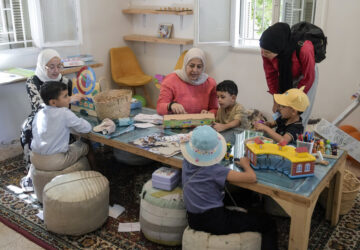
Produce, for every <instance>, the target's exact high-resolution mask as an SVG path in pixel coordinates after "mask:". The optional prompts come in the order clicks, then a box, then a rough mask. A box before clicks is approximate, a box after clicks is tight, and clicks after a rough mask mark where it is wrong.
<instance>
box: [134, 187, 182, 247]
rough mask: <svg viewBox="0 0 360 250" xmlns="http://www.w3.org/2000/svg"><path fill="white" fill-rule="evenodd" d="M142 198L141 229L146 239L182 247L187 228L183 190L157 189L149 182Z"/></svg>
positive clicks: (142, 193) (144, 188) (178, 188)
mask: <svg viewBox="0 0 360 250" xmlns="http://www.w3.org/2000/svg"><path fill="white" fill-rule="evenodd" d="M140 198H141V201H140V227H141V231H142V232H143V234H144V235H145V237H146V238H147V239H148V240H150V241H153V242H156V243H159V244H163V245H168V246H176V245H181V240H182V235H183V232H184V229H185V228H186V226H187V219H186V209H185V205H184V200H183V193H182V189H181V188H180V187H176V188H175V189H173V190H172V191H164V190H160V189H156V188H153V187H152V182H151V180H149V181H148V182H146V183H145V185H144V186H143V188H142V191H141V194H140Z"/></svg>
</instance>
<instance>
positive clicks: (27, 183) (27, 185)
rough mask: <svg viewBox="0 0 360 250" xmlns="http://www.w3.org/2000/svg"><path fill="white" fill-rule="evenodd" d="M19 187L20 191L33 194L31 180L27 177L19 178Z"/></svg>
mask: <svg viewBox="0 0 360 250" xmlns="http://www.w3.org/2000/svg"><path fill="white" fill-rule="evenodd" d="M20 186H21V189H22V190H23V191H24V192H25V193H28V192H33V191H34V187H33V183H32V180H31V178H30V177H28V176H25V177H23V178H21V181H20Z"/></svg>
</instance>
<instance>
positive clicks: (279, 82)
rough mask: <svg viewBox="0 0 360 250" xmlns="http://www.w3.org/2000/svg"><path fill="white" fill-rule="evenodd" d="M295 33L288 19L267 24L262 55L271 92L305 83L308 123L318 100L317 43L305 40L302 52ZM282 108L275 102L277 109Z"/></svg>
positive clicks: (298, 86) (261, 44) (261, 40)
mask: <svg viewBox="0 0 360 250" xmlns="http://www.w3.org/2000/svg"><path fill="white" fill-rule="evenodd" d="M297 42H298V41H295V40H294V39H292V37H291V31H290V26H289V25H288V24H287V23H276V24H274V25H272V26H270V27H269V28H267V29H266V30H265V31H264V32H263V34H262V35H261V37H260V47H261V56H262V58H263V66H264V71H265V76H266V81H267V85H268V87H269V93H270V94H272V95H274V94H281V93H284V92H285V91H286V90H288V89H291V88H300V87H302V86H305V90H304V91H305V93H306V94H307V95H308V97H309V100H310V105H309V107H308V108H307V109H306V111H305V112H304V113H303V114H302V115H301V117H302V122H303V125H304V127H305V126H306V124H307V122H308V120H309V117H310V113H311V110H312V107H313V104H314V99H315V94H316V88H317V82H318V74H317V68H316V67H315V56H314V46H313V44H312V42H311V41H308V40H307V41H304V43H303V45H302V47H301V49H300V53H299V56H297V55H296V44H297ZM277 110H278V105H277V104H276V103H275V102H274V106H273V112H274V113H275V112H276V111H277Z"/></svg>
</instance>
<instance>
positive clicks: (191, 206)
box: [181, 126, 277, 249]
mask: <svg viewBox="0 0 360 250" xmlns="http://www.w3.org/2000/svg"><path fill="white" fill-rule="evenodd" d="M181 152H182V154H183V156H184V158H185V159H184V161H183V168H182V186H183V195H184V202H185V206H186V210H187V218H188V223H189V226H190V228H192V229H194V230H197V231H205V232H208V233H211V234H218V235H222V234H231V233H241V232H245V231H253V232H261V233H262V243H261V245H262V249H277V233H276V227H275V225H274V224H273V222H272V221H271V220H269V218H268V217H266V216H262V215H250V214H247V213H244V212H239V211H231V210H228V209H226V208H225V207H224V203H223V199H224V196H225V193H224V189H225V184H226V181H229V182H233V183H240V182H246V183H253V182H255V181H256V175H255V173H254V171H253V170H252V169H251V167H250V164H249V159H247V158H242V159H241V160H240V162H238V161H236V162H235V164H237V165H239V166H240V167H242V168H243V170H244V171H243V172H237V171H234V170H230V169H229V168H227V167H224V166H222V165H221V164H219V162H220V161H221V160H222V159H223V157H224V155H225V152H226V142H225V139H224V137H223V136H222V135H221V134H219V133H217V132H216V131H215V130H214V129H212V128H211V127H209V126H199V127H197V128H195V129H194V131H193V132H192V134H191V138H190V141H188V142H183V143H181Z"/></svg>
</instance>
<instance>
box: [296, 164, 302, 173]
mask: <svg viewBox="0 0 360 250" xmlns="http://www.w3.org/2000/svg"><path fill="white" fill-rule="evenodd" d="M302 172H303V165H302V164H301V163H299V164H297V165H296V173H302Z"/></svg>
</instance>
